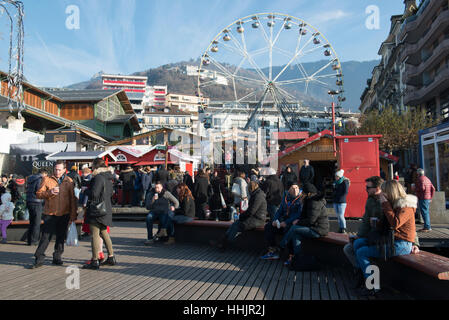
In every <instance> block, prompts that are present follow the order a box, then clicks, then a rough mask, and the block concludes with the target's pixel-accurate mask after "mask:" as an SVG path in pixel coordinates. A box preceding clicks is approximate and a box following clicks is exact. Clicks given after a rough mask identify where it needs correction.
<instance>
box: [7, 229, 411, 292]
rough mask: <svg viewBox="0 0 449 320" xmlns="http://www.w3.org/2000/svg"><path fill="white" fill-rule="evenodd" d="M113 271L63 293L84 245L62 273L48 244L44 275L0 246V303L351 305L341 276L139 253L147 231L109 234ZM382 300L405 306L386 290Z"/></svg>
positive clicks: (28, 259) (231, 258) (160, 251)
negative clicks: (293, 302) (287, 302)
mask: <svg viewBox="0 0 449 320" xmlns="http://www.w3.org/2000/svg"><path fill="white" fill-rule="evenodd" d="M111 236H112V241H113V244H114V250H115V255H116V258H117V261H118V265H117V266H113V267H104V268H102V269H100V271H95V270H82V269H79V272H80V273H79V274H80V289H72V290H69V289H67V288H66V280H67V278H68V277H69V276H73V274H72V273H66V271H67V270H68V269H67V267H68V266H70V265H73V266H76V267H81V265H82V264H83V263H84V262H85V261H86V260H88V259H89V257H90V242H89V241H88V240H84V241H81V243H80V246H79V247H66V250H65V253H64V257H63V258H64V266H62V267H60V266H53V265H51V254H52V252H53V251H52V249H53V247H52V246H53V244H50V247H49V249H48V250H47V260H46V263H45V265H44V266H43V267H41V268H39V269H36V270H28V269H26V268H25V266H27V265H29V264H31V263H32V262H33V253H34V250H35V248H36V247H28V246H25V245H23V243H19V242H17V243H10V244H3V245H0V299H1V300H4V299H12V300H28V299H45V300H47V299H48V300H111V299H114V300H118V299H124V300H158V299H162V300H292V299H294V300H298V299H303V300H329V299H331V300H357V299H359V297H357V296H356V295H355V293H354V292H353V290H351V289H350V288H349V285H348V284H349V283H350V275H349V274H348V273H347V272H346V271H345V270H342V269H336V268H327V269H324V270H321V271H319V272H296V273H295V272H292V271H289V270H288V269H287V268H286V267H284V266H283V264H282V262H281V261H264V260H261V259H259V255H260V254H261V253H260V252H243V251H240V250H237V249H231V250H229V251H227V252H225V253H220V252H218V251H217V250H216V249H214V248H211V247H207V246H195V245H187V244H175V245H170V246H166V245H153V246H148V247H147V246H144V245H143V240H144V239H145V236H146V229H145V224H144V223H142V222H117V223H116V227H114V228H112V229H111ZM380 298H381V299H396V298H399V299H404V298H408V297H407V296H406V295H404V294H400V293H398V292H395V291H393V290H391V289H388V288H386V289H385V290H384V293H383V295H382V296H381V297H380Z"/></svg>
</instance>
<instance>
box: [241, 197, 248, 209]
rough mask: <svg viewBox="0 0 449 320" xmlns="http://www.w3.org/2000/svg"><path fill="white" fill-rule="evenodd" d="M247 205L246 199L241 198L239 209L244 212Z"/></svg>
mask: <svg viewBox="0 0 449 320" xmlns="http://www.w3.org/2000/svg"><path fill="white" fill-rule="evenodd" d="M248 207H249V201H248V199H245V200H242V202H240V211H242V212H245V211H246V210H248Z"/></svg>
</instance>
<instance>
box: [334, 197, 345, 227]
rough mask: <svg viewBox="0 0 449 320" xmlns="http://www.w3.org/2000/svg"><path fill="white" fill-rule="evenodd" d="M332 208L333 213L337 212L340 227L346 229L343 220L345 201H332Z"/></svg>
mask: <svg viewBox="0 0 449 320" xmlns="http://www.w3.org/2000/svg"><path fill="white" fill-rule="evenodd" d="M334 210H335V213H336V214H337V218H338V224H339V225H340V229H346V220H345V210H346V203H334Z"/></svg>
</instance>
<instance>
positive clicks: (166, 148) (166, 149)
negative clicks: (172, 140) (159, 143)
mask: <svg viewBox="0 0 449 320" xmlns="http://www.w3.org/2000/svg"><path fill="white" fill-rule="evenodd" d="M167 168H168V141H165V170H167Z"/></svg>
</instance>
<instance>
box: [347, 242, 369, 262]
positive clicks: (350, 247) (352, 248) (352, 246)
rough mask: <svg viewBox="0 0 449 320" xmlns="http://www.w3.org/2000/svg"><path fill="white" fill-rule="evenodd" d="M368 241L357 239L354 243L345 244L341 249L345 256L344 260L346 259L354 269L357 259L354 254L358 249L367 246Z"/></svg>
mask: <svg viewBox="0 0 449 320" xmlns="http://www.w3.org/2000/svg"><path fill="white" fill-rule="evenodd" d="M367 245H368V240H367V239H366V238H358V239H356V240H355V241H354V242H349V243H348V244H346V245H345V246H344V248H343V252H344V254H345V255H346V258H348V260H349V262H351V264H352V266H353V267H354V268H358V263H357V259H356V256H355V253H356V252H357V250H358V249H360V248H361V247H364V246H367Z"/></svg>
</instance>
